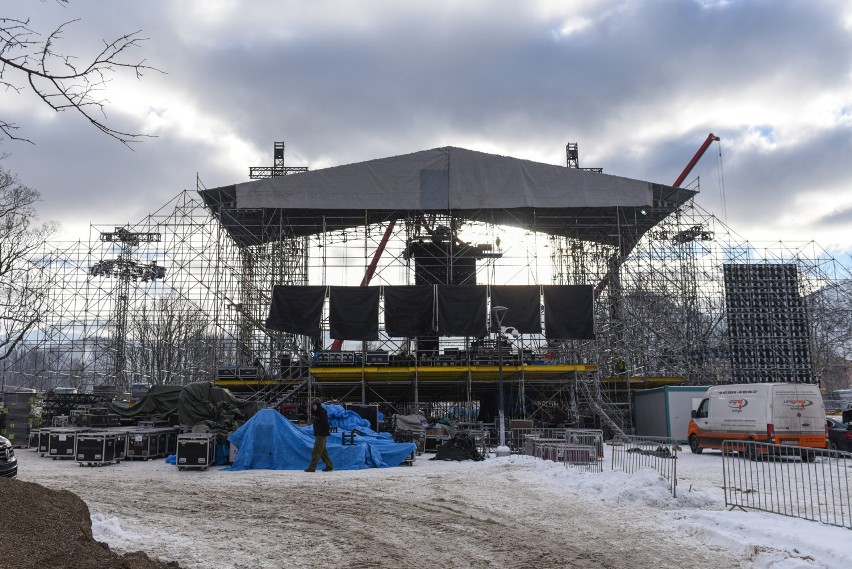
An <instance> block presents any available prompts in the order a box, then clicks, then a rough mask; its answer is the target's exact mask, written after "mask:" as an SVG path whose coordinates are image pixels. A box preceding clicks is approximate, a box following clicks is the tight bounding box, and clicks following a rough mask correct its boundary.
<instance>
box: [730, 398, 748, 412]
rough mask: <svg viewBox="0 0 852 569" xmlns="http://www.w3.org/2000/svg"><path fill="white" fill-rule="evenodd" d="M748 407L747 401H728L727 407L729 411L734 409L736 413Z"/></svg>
mask: <svg viewBox="0 0 852 569" xmlns="http://www.w3.org/2000/svg"><path fill="white" fill-rule="evenodd" d="M746 405H748V399H729V400H728V407H730V408H731V409H736V410H737V411H742V410H743V407H745V406H746Z"/></svg>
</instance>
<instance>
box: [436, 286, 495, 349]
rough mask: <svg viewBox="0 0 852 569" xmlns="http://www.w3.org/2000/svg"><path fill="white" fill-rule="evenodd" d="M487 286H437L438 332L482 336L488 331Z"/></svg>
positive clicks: (444, 334) (445, 334)
mask: <svg viewBox="0 0 852 569" xmlns="http://www.w3.org/2000/svg"><path fill="white" fill-rule="evenodd" d="M487 305H488V294H487V288H486V287H484V286H477V285H444V286H439V287H438V334H440V335H441V336H472V337H474V338H482V337H484V336H485V335H486V334H487V333H488V327H487V326H486V324H485V315H486V314H487V311H488V307H487Z"/></svg>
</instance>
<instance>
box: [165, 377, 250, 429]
mask: <svg viewBox="0 0 852 569" xmlns="http://www.w3.org/2000/svg"><path fill="white" fill-rule="evenodd" d="M177 408H178V418H179V419H180V422H181V424H183V425H190V426H191V425H195V424H197V423H200V422H202V421H213V422H222V421H228V420H233V421H237V422H241V421H245V420H247V419H248V418H249V417H251V416H252V415H253V414H254V413H255V412H256V411H257V403H256V402H254V401H243V400H241V399H237V398H236V397H234V395H233V393H231V392H230V391H229V390H227V389H223V388H221V387H215V386H214V385H213V384H212V383H210V382H209V381H204V382H198V383H190V384H188V385H184V386H183V389H182V390H181V392H180V397H179V399H178V406H177Z"/></svg>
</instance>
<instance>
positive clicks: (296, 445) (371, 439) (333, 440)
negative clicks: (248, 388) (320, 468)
mask: <svg viewBox="0 0 852 569" xmlns="http://www.w3.org/2000/svg"><path fill="white" fill-rule="evenodd" d="M323 407H325V408H326V410H327V411H328V415H329V423H330V424H331V425H332V426H337V425H339V424H349V423H345V421H350V420H351V417H350V416H349V415H347V414H346V413H345V412H343V411H342V407H340V406H339V405H323ZM341 421H343V422H341ZM367 424H369V422H367ZM349 426H350V427H351V424H349ZM340 428H341V430H343V429H344V427H340ZM357 428H358V431H361V432H363V433H364V434H363V435H356V436H355V439H354V440H355V444H354V445H344V444H342V436H341V434H340V433H337V434H335V433H332V435H331V436H330V437H328V440H327V449H328V454H329V456H330V457H331V461H332V463H334V469H335V470H359V469H364V468H385V467H390V466H399V465H400V464H401V463H402V461H403V460H405V459H406V457H408V456H409V455H410V454H411V453H412V452H413V451H414V449H415V448H416V447H415V445H414V443H396V442H394V441H393V440H392V439H390V438H389V436H390V434H389V433H374V432H373V431H371V430H370V429H369V427H365V426H358V427H357ZM228 440H229V441H230V442H231V443H233V444H234V446H236V447H238V450H237V457H236V459H235V460H234V463H233V465H231V467H230V468H228V470H252V469H267V470H302V469H304V468H305V467H307V466H308V464H309V463H310V462H311V449H312V448H313V445H314V434H313V427H311V426H308V427H298V426H296V425H294V424H293V423H291V422H290V421H288V420H287V419H285V418H284V417H283V416H282V415H281V413H279V412H278V411H275V410H274V409H261V410H260V411H258V412H257V413H256V414H255V415H254V416H253V417H252V418H251V419H250V420H249V421H248V422H246V423H245V424H244V425H243V426H242V427H240V428H239V429H237V430H236V431H235V432H234V433H233V434H231V436H230V437H228Z"/></svg>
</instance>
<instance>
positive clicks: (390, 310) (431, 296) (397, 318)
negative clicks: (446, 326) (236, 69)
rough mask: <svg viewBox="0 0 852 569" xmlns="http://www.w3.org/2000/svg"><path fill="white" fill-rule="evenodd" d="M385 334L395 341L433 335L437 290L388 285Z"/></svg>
mask: <svg viewBox="0 0 852 569" xmlns="http://www.w3.org/2000/svg"><path fill="white" fill-rule="evenodd" d="M383 288H384V294H385V331H386V332H387V334H388V336H393V337H395V338H414V337H416V336H433V335H435V329H434V327H433V324H432V320H433V312H434V307H435V287H434V286H432V285H421V286H386V287H383Z"/></svg>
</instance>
